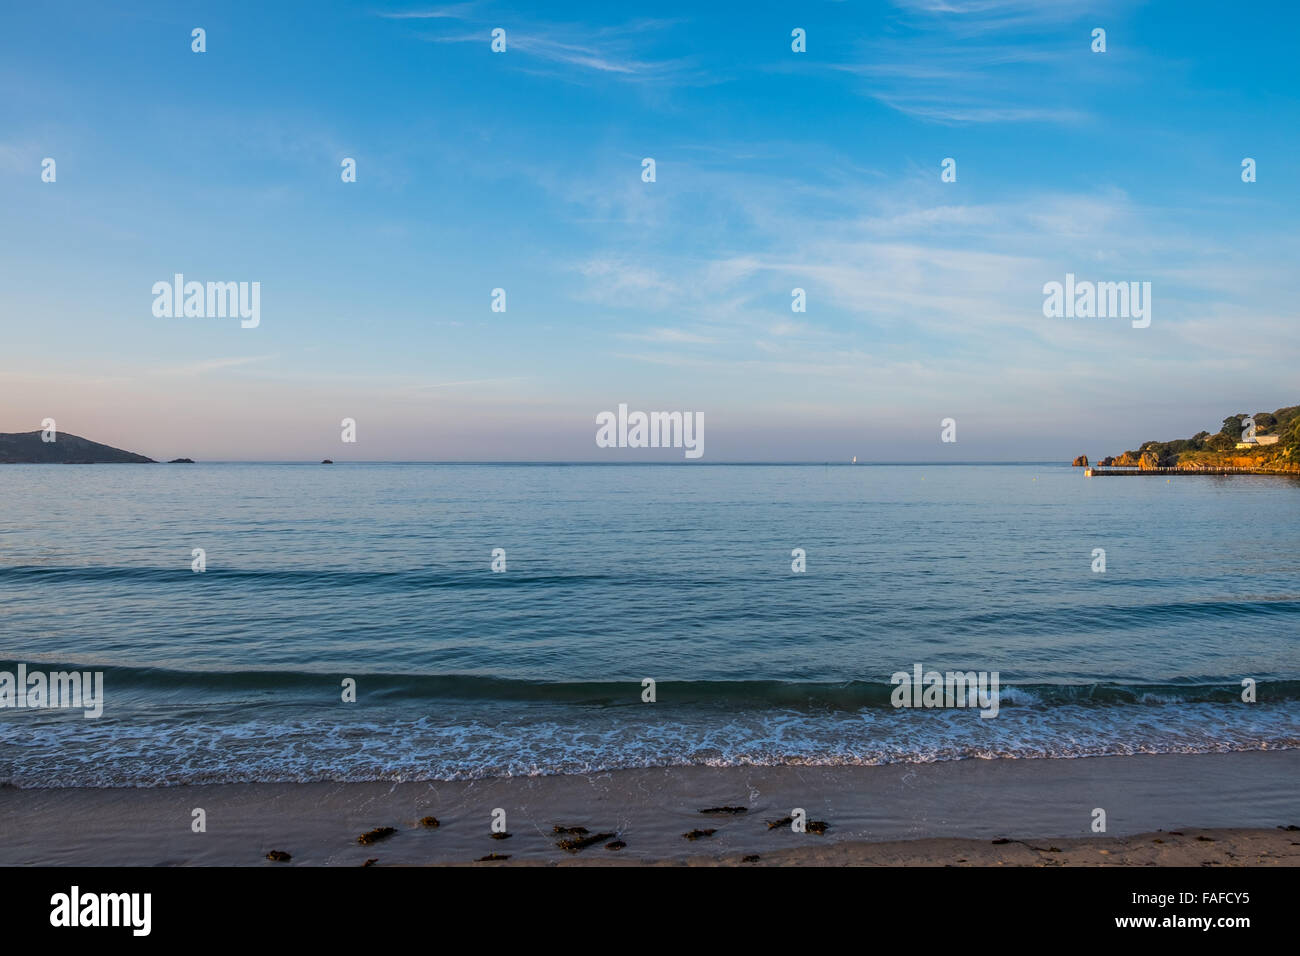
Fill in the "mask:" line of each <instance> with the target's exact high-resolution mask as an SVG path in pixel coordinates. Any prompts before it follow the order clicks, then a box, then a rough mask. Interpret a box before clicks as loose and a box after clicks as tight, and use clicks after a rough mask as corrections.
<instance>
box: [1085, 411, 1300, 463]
mask: <svg viewBox="0 0 1300 956" xmlns="http://www.w3.org/2000/svg"><path fill="white" fill-rule="evenodd" d="M1251 422H1253V423H1254V429H1253V434H1252V430H1251V429H1250V427H1249V423H1251ZM1074 464H1075V465H1080V466H1083V467H1087V466H1088V459H1087V457H1086V456H1083V455H1080V456H1079V457H1078V458H1076V459H1075V460H1074ZM1094 464H1096V465H1097V466H1099V467H1101V468H1108V467H1114V468H1137V469H1139V470H1142V471H1150V470H1152V469H1156V468H1180V469H1188V470H1192V469H1196V470H1200V469H1205V470H1218V469H1242V468H1247V469H1250V470H1251V471H1268V472H1278V473H1284V474H1287V473H1292V474H1300V405H1289V406H1287V407H1286V408H1279V409H1277V411H1273V412H1256V413H1255V414H1254V415H1248V414H1245V413H1242V414H1239V415H1229V416H1228V417H1227V418H1225V419H1224V420H1223V424H1222V425H1221V426H1220V428H1219V430H1218V431H1217V432H1215V433H1213V434H1211V433H1210V432H1207V431H1202V432H1197V433H1196V434H1195V435H1193V436H1192V437H1191V438H1176V439H1174V440H1173V441H1146V442H1143V443H1142V444H1141V445H1140V446H1139V447H1138V448H1137V449H1135V450H1133V451H1126V452H1124V453H1123V454H1122V455H1116V456H1114V457H1107V458H1102V459H1100V460H1099V461H1097V462H1094Z"/></svg>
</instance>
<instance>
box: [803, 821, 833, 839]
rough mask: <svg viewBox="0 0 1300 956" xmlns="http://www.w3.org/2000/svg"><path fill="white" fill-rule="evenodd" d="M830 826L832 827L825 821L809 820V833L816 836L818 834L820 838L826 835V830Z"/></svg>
mask: <svg viewBox="0 0 1300 956" xmlns="http://www.w3.org/2000/svg"><path fill="white" fill-rule="evenodd" d="M829 826H830V824H829V823H827V822H826V821H825V820H809V821H808V832H809V833H815V834H817V835H818V836H821V835H822V834H824V833H825V832H826V828H827V827H829Z"/></svg>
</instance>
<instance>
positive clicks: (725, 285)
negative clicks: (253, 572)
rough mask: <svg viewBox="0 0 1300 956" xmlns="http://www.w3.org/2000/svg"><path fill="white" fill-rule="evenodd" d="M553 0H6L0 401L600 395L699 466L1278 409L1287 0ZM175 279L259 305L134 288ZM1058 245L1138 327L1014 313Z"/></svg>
mask: <svg viewBox="0 0 1300 956" xmlns="http://www.w3.org/2000/svg"><path fill="white" fill-rule="evenodd" d="M541 6H542V5H533V6H532V7H531V8H530V7H529V6H524V5H517V4H503V3H495V2H484V3H479V2H472V3H463V4H455V5H450V6H437V5H428V4H423V5H422V4H420V3H414V2H406V3H390V2H379V0H376V2H372V3H358V4H348V5H343V4H330V5H324V4H315V3H261V2H259V3H223V4H217V3H211V4H208V3H204V4H185V3H121V4H113V5H108V4H100V3H61V2H57V0H54V2H48V3H42V4H39V5H36V4H32V5H23V6H21V7H20V6H19V5H17V4H7V5H6V6H5V9H4V11H3V12H2V13H0V85H2V87H3V90H4V95H3V97H0V204H2V205H3V209H4V214H3V215H4V223H5V228H4V229H3V230H0V431H27V430H32V429H35V428H38V427H39V425H40V421H41V419H43V418H45V417H53V418H55V419H56V421H57V422H58V423H59V427H60V428H61V429H63V430H66V431H70V432H73V433H75V434H80V435H83V436H86V437H90V438H93V439H96V440H100V441H105V442H108V443H110V444H114V445H119V446H122V447H127V448H130V449H132V450H136V451H141V452H143V453H145V454H149V455H153V456H155V457H172V456H176V455H190V456H192V457H195V458H204V459H209V460H211V459H240V458H245V459H318V458H321V457H325V456H326V455H328V456H330V457H333V458H335V459H336V460H346V459H349V458H351V459H364V460H379V459H420V460H425V459H427V460H457V459H473V460H525V459H539V460H551V459H555V460H630V459H631V458H634V457H636V456H637V454H638V453H636V452H634V451H630V450H626V449H622V450H620V449H599V448H597V447H596V446H595V442H594V436H595V430H596V429H595V416H596V414H597V413H598V412H600V411H603V410H607V409H614V408H616V407H617V405H618V404H619V403H620V402H624V403H627V404H629V405H630V406H631V407H632V408H634V409H637V408H640V409H644V410H647V411H649V410H673V409H677V410H684V411H696V412H702V413H703V414H704V418H705V421H706V454H705V456H704V460H705V461H726V460H783V461H784V460H811V461H825V460H847V459H848V458H849V457H851V456H852V455H857V456H859V459H860V460H873V459H874V460H901V459H908V460H936V461H937V460H946V459H953V460H956V459H960V460H977V459H989V460H996V459H1026V458H1060V457H1068V456H1072V455H1074V454H1078V453H1080V452H1086V453H1089V454H1091V455H1094V456H1097V455H1100V454H1103V453H1115V452H1119V451H1123V450H1124V449H1125V448H1130V447H1135V446H1136V445H1137V443H1138V442H1140V441H1141V440H1143V439H1146V438H1162V439H1163V438H1172V437H1179V436H1185V435H1188V434H1191V433H1193V432H1195V431H1197V430H1198V429H1200V428H1212V427H1213V426H1215V425H1217V423H1218V422H1219V421H1220V420H1221V419H1222V418H1223V416H1224V415H1226V414H1229V413H1231V412H1255V411H1261V410H1272V409H1273V408H1276V407H1278V406H1279V405H1283V404H1294V403H1296V402H1297V401H1300V387H1298V386H1300V377H1298V376H1297V375H1296V372H1295V366H1296V361H1295V359H1296V356H1297V354H1298V353H1300V331H1298V326H1297V318H1300V316H1297V305H1296V304H1297V302H1300V270H1298V269H1297V268H1296V266H1295V263H1296V261H1297V252H1298V251H1300V250H1298V248H1297V247H1298V246H1300V242H1297V239H1296V234H1295V222H1296V213H1297V207H1298V206H1300V202H1298V201H1297V195H1298V193H1297V188H1296V184H1297V182H1300V162H1298V160H1297V157H1298V156H1300V123H1298V122H1297V119H1298V118H1300V109H1298V106H1300V104H1298V102H1297V99H1298V91H1300V74H1298V73H1297V71H1296V50H1295V35H1296V30H1297V27H1300V14H1297V13H1296V12H1295V8H1294V7H1293V6H1292V5H1290V4H1286V3H1281V2H1276V3H1261V4H1253V5H1250V6H1249V7H1242V8H1240V9H1236V8H1232V9H1226V8H1224V7H1222V5H1218V4H1210V3H1145V4H1135V3H1088V4H1083V3H1073V2H1070V0H1060V2H1052V3H1047V2H1044V3H1028V2H1015V0H895V2H876V3H848V2H844V3H800V4H789V3H787V4H765V3H758V4H753V3H747V4H735V5H730V4H726V5H723V4H719V5H703V6H704V7H706V8H705V9H701V6H702V5H699V4H671V3H657V4H654V5H653V6H650V5H646V6H645V7H644V12H642V13H637V12H636V10H637V8H636V7H633V6H631V5H619V4H615V5H611V4H566V5H563V6H562V8H561V5H554V4H548V5H545V6H546V9H545V11H544V12H539V9H538V8H540V7H541ZM194 27H202V28H204V29H205V30H206V32H207V51H206V52H205V53H202V54H198V53H193V52H192V51H191V48H190V46H191V37H190V32H191V29H192V28H194ZM495 27H501V28H503V29H505V30H506V39H507V50H506V52H505V53H503V54H495V53H493V52H492V51H491V49H490V33H491V31H492V29H493V28H495ZM796 27H800V28H803V29H804V30H806V33H807V52H806V53H802V54H799V53H794V52H792V51H791V48H790V44H791V39H790V33H791V30H792V29H794V28H796ZM1095 27H1101V28H1104V29H1105V30H1106V31H1107V37H1106V39H1107V51H1106V52H1105V53H1094V52H1092V50H1091V42H1092V40H1091V33H1092V30H1093V29H1094V28H1095ZM45 157H52V158H54V159H55V160H56V162H57V181H56V182H54V183H45V182H42V181H41V161H42V159H43V158H45ZM344 157H353V158H355V159H356V161H357V182H355V183H343V182H341V180H340V162H341V161H342V159H343V158H344ZM645 157H653V158H654V159H655V161H656V173H657V180H656V181H655V182H653V183H645V182H642V179H641V169H642V159H643V158H645ZM945 157H952V158H954V159H955V160H956V162H957V181H956V182H954V183H943V182H941V181H940V163H941V161H942V160H943V159H944V158H945ZM1244 157H1252V158H1254V159H1255V160H1256V162H1257V164H1258V181H1257V182H1254V183H1243V182H1242V181H1241V175H1240V173H1241V161H1242V159H1243V158H1244ZM177 272H181V273H184V274H185V276H186V278H187V279H192V280H198V281H209V280H211V281H258V282H260V283H261V287H262V293H261V295H262V317H261V324H260V326H259V327H258V328H256V329H241V328H240V326H239V323H238V321H232V320H228V319H216V318H202V319H199V318H190V319H180V318H156V317H155V316H154V315H153V314H152V311H151V306H152V302H153V296H152V294H151V291H150V290H151V288H152V286H153V284H154V283H155V282H157V281H160V280H170V278H171V276H172V275H173V274H174V273H177ZM1067 272H1073V273H1075V274H1077V275H1078V276H1079V277H1080V278H1081V279H1091V280H1094V281H1149V282H1151V284H1152V299H1153V305H1152V323H1151V326H1150V327H1149V328H1146V329H1134V328H1132V327H1131V326H1130V323H1129V322H1128V321H1126V320H1123V319H1063V318H1061V319H1054V318H1045V317H1044V316H1043V313H1042V303H1043V294H1042V286H1043V284H1044V283H1045V282H1049V281H1053V280H1055V281H1061V280H1063V278H1064V276H1065V274H1066V273H1067ZM497 287H501V288H504V289H505V290H506V293H507V311H506V312H505V313H493V312H492V311H491V310H490V303H491V292H492V290H493V289H494V288H497ZM795 287H800V288H803V289H805V290H806V294H807V303H808V304H807V311H806V312H805V313H802V314H798V313H792V312H791V309H790V302H791V289H792V288H795ZM344 417H351V418H354V419H356V421H357V423H358V428H357V432H358V439H359V440H358V442H357V443H356V444H355V445H342V444H341V443H340V441H339V434H340V428H339V422H340V420H341V419H342V418H344ZM945 417H952V418H955V419H956V420H957V423H958V441H957V443H956V444H952V445H948V444H942V443H941V442H940V441H939V435H940V427H939V422H940V419H942V418H945ZM644 455H645V456H648V457H651V458H656V459H660V458H662V459H663V460H680V452H677V453H673V452H654V453H649V452H647V453H644Z"/></svg>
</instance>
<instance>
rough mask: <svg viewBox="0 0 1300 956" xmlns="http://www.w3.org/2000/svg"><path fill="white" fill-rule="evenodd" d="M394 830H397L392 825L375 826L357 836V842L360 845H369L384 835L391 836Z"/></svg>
mask: <svg viewBox="0 0 1300 956" xmlns="http://www.w3.org/2000/svg"><path fill="white" fill-rule="evenodd" d="M396 832H397V831H396V830H394V829H393V828H392V827H375V828H374V829H373V830H370V831H368V832H366V833H363V834H361V836H359V837H357V842H358V843H360V844H361V845H362V846H370V844H372V843H374V842H375V841H376V840H382V839H383V838H384V837H389V836H392V835H393V834H394V833H396Z"/></svg>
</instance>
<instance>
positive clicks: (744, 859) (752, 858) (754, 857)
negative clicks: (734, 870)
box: [740, 853, 759, 863]
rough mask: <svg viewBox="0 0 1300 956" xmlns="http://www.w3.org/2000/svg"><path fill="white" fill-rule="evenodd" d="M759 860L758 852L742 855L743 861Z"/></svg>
mask: <svg viewBox="0 0 1300 956" xmlns="http://www.w3.org/2000/svg"><path fill="white" fill-rule="evenodd" d="M758 861H759V856H758V854H757V853H756V854H754V855H753V856H742V857H741V858H740V862H741V863H757V862H758Z"/></svg>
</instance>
